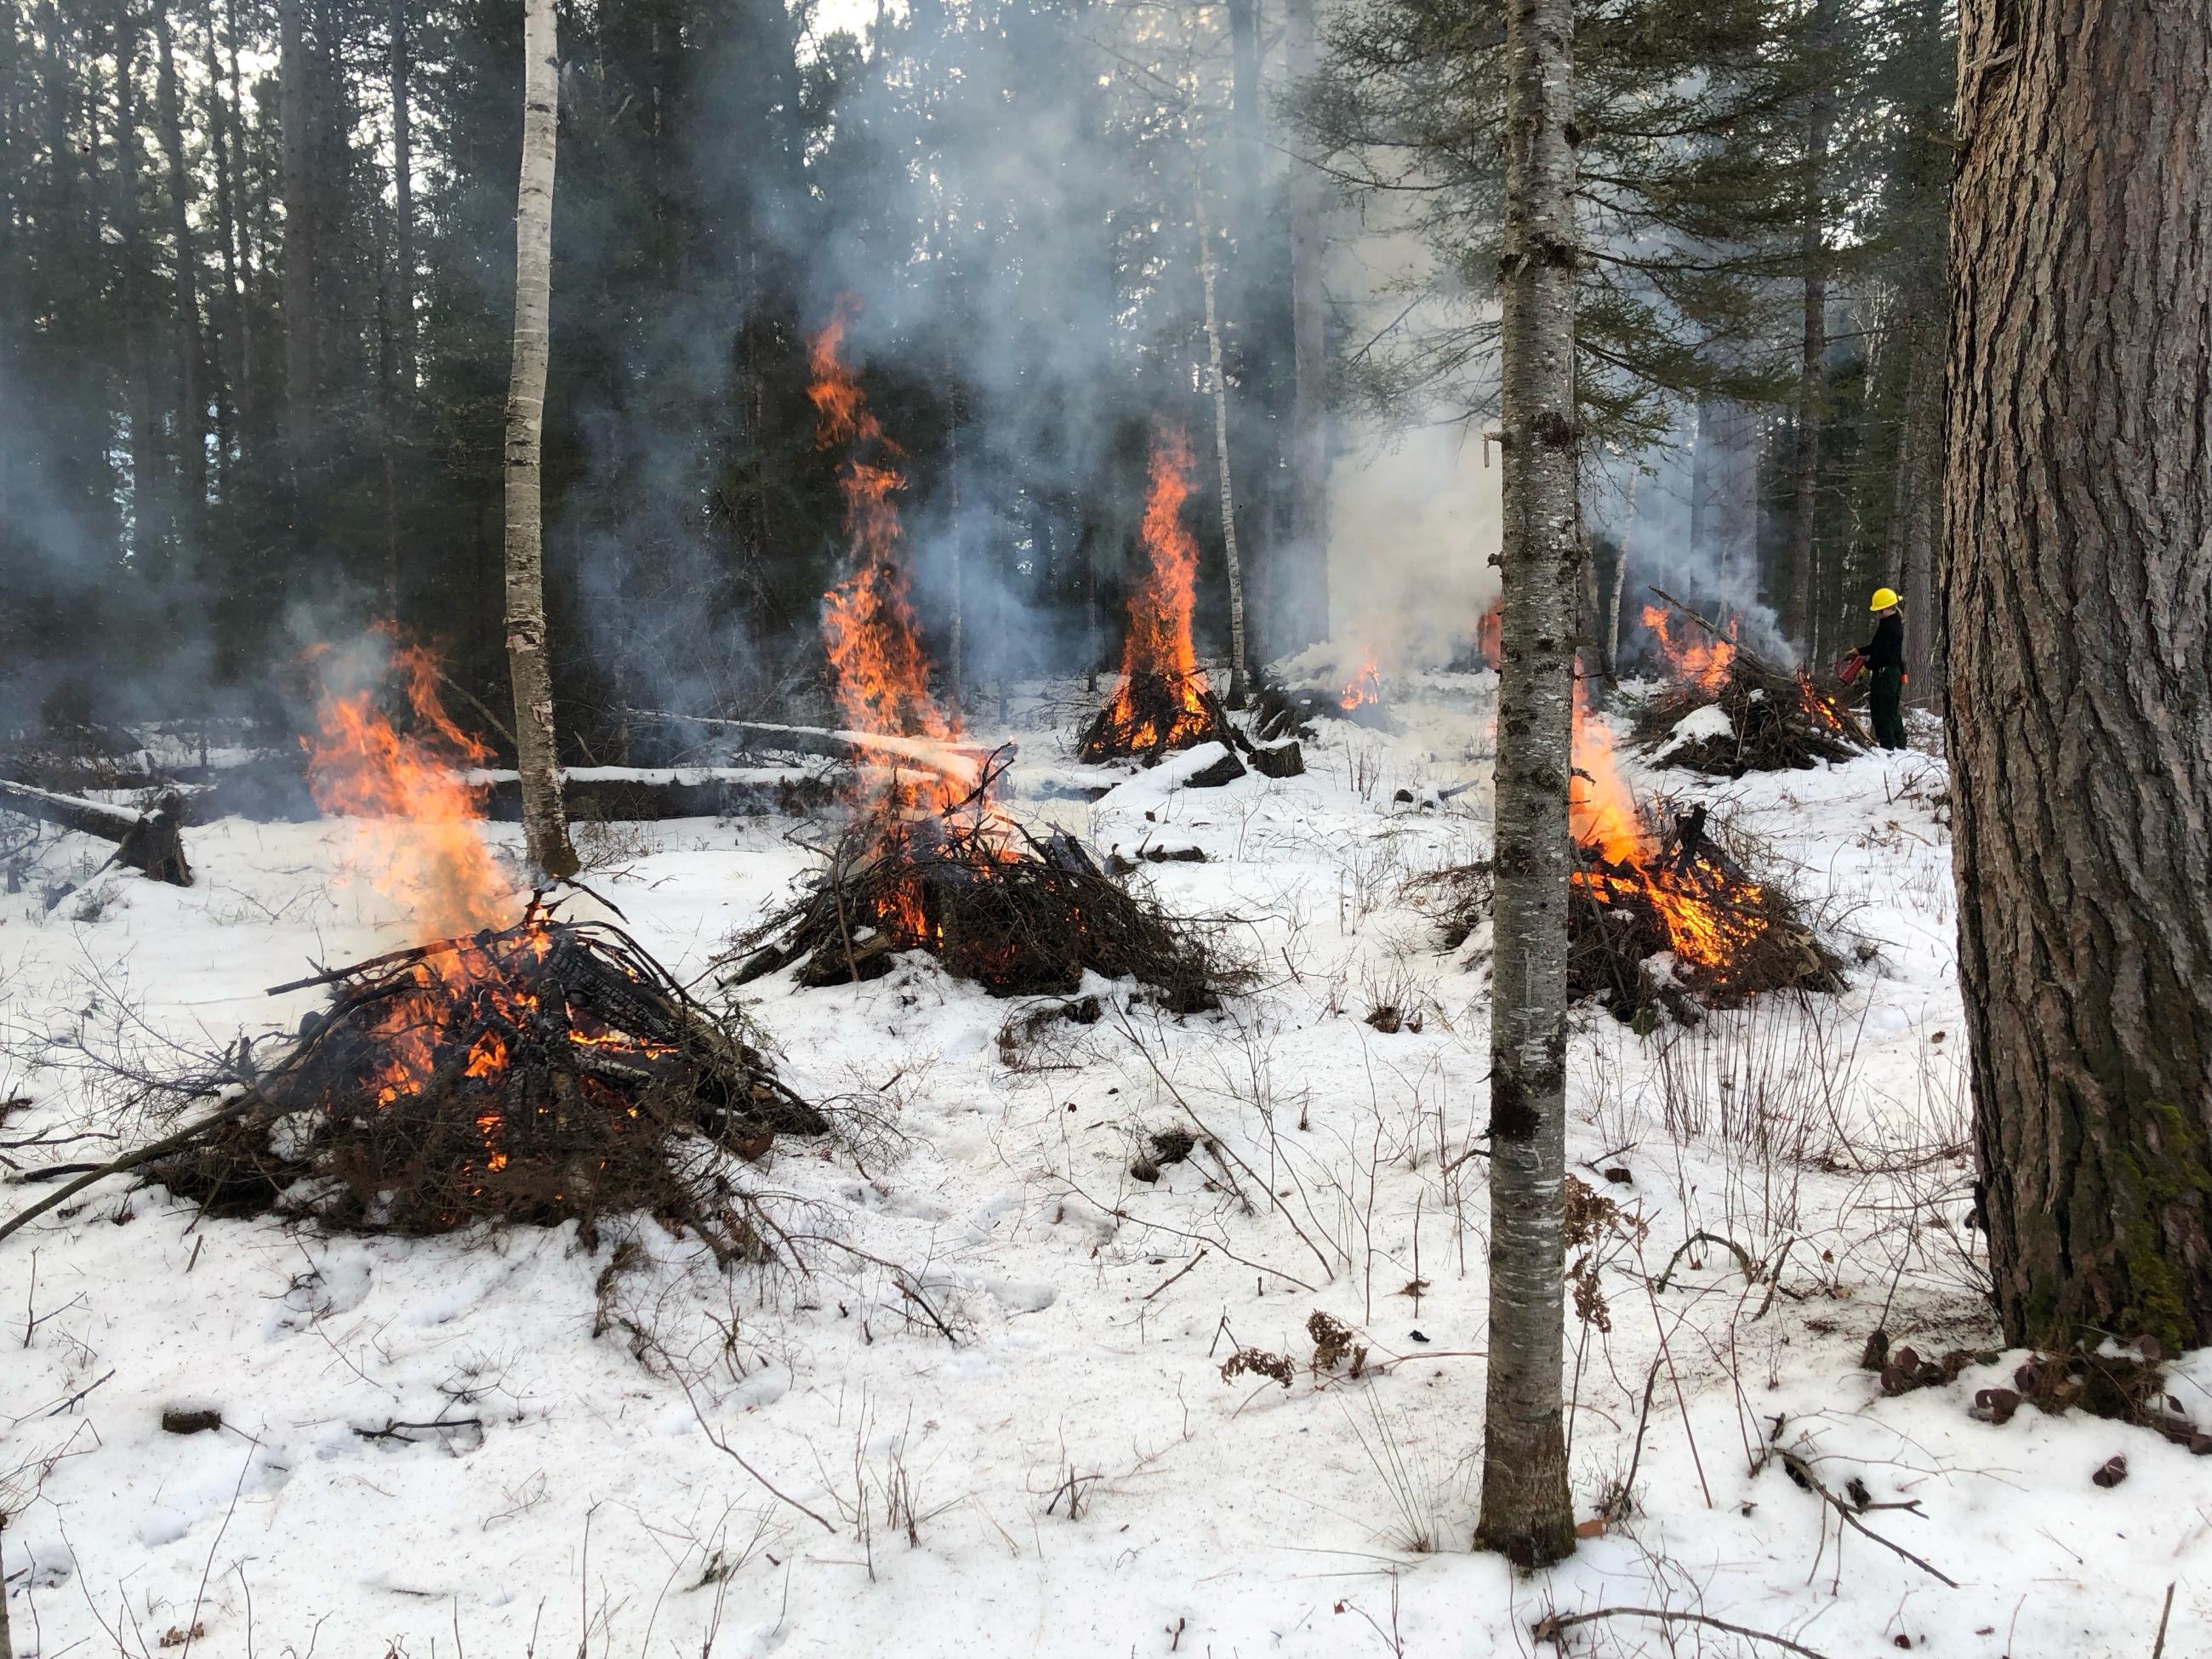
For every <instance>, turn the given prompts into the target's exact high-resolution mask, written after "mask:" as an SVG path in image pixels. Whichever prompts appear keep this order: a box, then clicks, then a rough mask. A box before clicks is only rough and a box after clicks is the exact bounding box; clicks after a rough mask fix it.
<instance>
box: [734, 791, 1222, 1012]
mask: <svg viewBox="0 0 2212 1659" xmlns="http://www.w3.org/2000/svg"><path fill="white" fill-rule="evenodd" d="M1015 836H1018V837H1019V841H1018V842H1016V841H1015V840H1014V839H1013V838H1014V837H1015ZM915 950H920V951H927V952H928V953H929V954H931V955H932V956H933V957H936V958H937V959H938V960H939V962H941V963H943V964H944V965H945V969H946V971H947V972H949V973H951V975H953V977H954V978H956V979H965V980H970V981H974V982H975V983H976V984H979V985H981V986H982V987H983V988H984V989H986V990H987V991H988V992H990V993H991V994H993V995H994V996H1027V995H1039V994H1060V995H1065V994H1069V993H1072V992H1073V991H1074V990H1075V989H1076V988H1077V987H1079V985H1080V984H1081V983H1082V981H1083V975H1084V974H1085V971H1086V970H1089V971H1095V972H1097V973H1098V974H1101V975H1104V976H1105V977H1106V978H1109V979H1120V978H1123V977H1129V978H1133V979H1136V980H1138V981H1140V982H1142V983H1144V984H1146V985H1149V986H1152V987H1153V988H1154V989H1155V990H1156V991H1157V992H1158V994H1159V999H1160V1000H1161V1002H1162V1003H1163V1004H1164V1006H1167V1007H1168V1008H1169V1009H1170V1010H1171V1011H1172V1012H1177V1013H1194V1012H1201V1011H1203V1010H1206V1009H1209V1008H1213V1007H1216V1006H1218V1005H1219V997H1218V992H1219V990H1220V989H1221V988H1224V987H1225V986H1226V985H1227V984H1228V982H1229V981H1231V979H1233V978H1234V974H1233V972H1232V971H1231V969H1228V968H1227V967H1226V966H1225V964H1224V963H1222V962H1221V961H1220V960H1219V958H1218V952H1217V951H1216V950H1215V949H1214V948H1213V947H1212V945H1210V944H1209V943H1208V942H1207V941H1206V939H1202V938H1200V936H1199V935H1198V934H1197V933H1194V931H1192V930H1191V929H1190V928H1189V927H1188V926H1187V925H1185V924H1181V923H1178V922H1176V921H1172V920H1170V918H1169V917H1168V916H1167V915H1166V914H1165V913H1164V912H1163V911H1162V910H1161V909H1160V908H1158V905H1156V904H1155V903H1154V902H1152V900H1151V899H1149V898H1147V897H1146V896H1142V895H1141V894H1139V893H1137V892H1133V891H1132V890H1130V889H1128V888H1127V887H1125V886H1123V885H1122V884H1121V882H1119V881H1117V880H1115V878H1113V877H1111V876H1109V875H1108V874H1107V873H1106V872H1104V871H1103V870H1101V869H1100V868H1099V867H1098V865H1097V862H1096V861H1095V860H1093V859H1092V858H1091V854H1089V853H1088V852H1086V851H1085V849H1084V847H1083V845H1082V843H1081V842H1079V841H1077V840H1076V839H1075V838H1074V837H1073V836H1069V835H1066V834H1063V833H1060V832H1058V831H1055V832H1054V833H1053V834H1052V835H1051V836H1048V837H1047V838H1045V839H1044V840H1042V841H1039V840H1037V839H1036V838H1035V837H1034V836H1030V835H1029V834H1028V832H1027V831H1025V830H1022V829H1018V827H1016V826H1012V825H1010V824H1008V823H1006V821H1005V820H1003V819H1001V818H999V817H996V816H995V815H994V814H989V813H985V812H979V811H948V812H945V813H941V814H939V815H937V816H934V817H893V816H890V815H888V814H879V815H877V816H876V817H872V818H871V819H866V820H862V821H860V822H858V823H854V825H853V826H852V827H851V828H850V829H848V830H847V832H846V833H845V835H844V836H842V838H841V839H840V840H839V841H838V842H837V843H836V845H835V846H834V847H833V848H830V849H829V860H828V867H827V868H826V869H825V870H824V871H823V872H822V874H821V876H820V877H819V878H818V879H817V883H816V884H815V886H814V888H813V890H811V892H809V893H807V894H806V895H805V896H803V897H801V898H800V899H799V900H798V902H795V903H794V904H793V905H791V906H789V907H788V908H786V909H785V910H783V911H782V912H781V913H779V914H777V915H773V916H771V917H769V920H768V921H766V922H764V923H763V925H762V926H760V927H757V928H754V929H752V930H751V931H750V932H749V933H744V934H743V935H741V936H740V937H739V939H738V941H737V944H736V949H735V950H734V951H733V952H732V959H731V960H732V968H733V972H732V975H731V978H730V981H729V982H730V983H732V984H736V985H743V984H746V983H749V982H750V981H753V980H756V979H758V978H760V977H761V976H762V975H766V974H771V973H774V972H775V971H776V970H777V969H781V968H787V967H789V966H790V965H791V964H792V963H801V964H802V965H801V966H800V968H799V973H798V975H797V978H798V981H799V983H800V984H802V985H809V986H821V985H841V984H846V983H849V982H857V981H861V980H867V979H874V978H878V977H879V976H880V975H884V974H885V973H888V972H889V971H890V967H891V964H892V961H893V958H895V957H896V956H898V955H899V954H900V953H901V952H902V951H915Z"/></svg>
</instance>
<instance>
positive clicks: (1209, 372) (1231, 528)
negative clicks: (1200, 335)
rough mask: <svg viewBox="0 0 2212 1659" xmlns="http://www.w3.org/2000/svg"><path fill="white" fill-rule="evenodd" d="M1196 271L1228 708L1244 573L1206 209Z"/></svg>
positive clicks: (1236, 697) (1240, 635) (1240, 661)
mask: <svg viewBox="0 0 2212 1659" xmlns="http://www.w3.org/2000/svg"><path fill="white" fill-rule="evenodd" d="M1198 271H1199V276H1200V279H1201V280H1202V281H1203V282H1204V283H1205V285H1206V380H1207V383H1208V384H1209V386H1211V387H1212V392H1213V453H1214V457H1215V459H1217V460H1218V462H1219V463H1220V465H1221V545H1222V550H1223V553H1224V555H1225V557H1226V558H1227V560H1228V562H1229V695H1228V696H1226V697H1225V698H1224V699H1222V701H1223V702H1224V703H1225V704H1226V705H1227V706H1228V707H1229V708H1243V706H1244V702H1245V699H1246V697H1247V696H1249V692H1250V687H1251V682H1250V677H1249V673H1248V671H1247V670H1246V667H1245V662H1244V568H1243V561H1242V560H1240V559H1239V558H1238V556H1237V495H1236V492H1235V491H1234V490H1233V489H1231V487H1230V482H1229V377H1228V376H1227V375H1226V374H1224V373H1223V372H1222V368H1221V318H1220V313H1219V312H1218V310H1217V309H1216V307H1215V306H1214V297H1213V289H1214V281H1215V272H1214V268H1213V239H1212V234H1211V233H1210V232H1209V231H1208V229H1207V228H1206V204H1205V203H1204V201H1203V200H1201V201H1200V204H1199V209H1198Z"/></svg>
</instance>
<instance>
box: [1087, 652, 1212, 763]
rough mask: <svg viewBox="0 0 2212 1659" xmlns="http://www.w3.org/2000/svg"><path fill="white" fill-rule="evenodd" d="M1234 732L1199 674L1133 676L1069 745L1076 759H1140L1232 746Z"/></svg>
mask: <svg viewBox="0 0 2212 1659" xmlns="http://www.w3.org/2000/svg"><path fill="white" fill-rule="evenodd" d="M1236 742H1237V730H1236V728H1235V727H1234V726H1231V724H1230V723H1229V714H1228V711H1227V710H1226V709H1225V708H1222V706H1221V699H1220V698H1219V697H1218V696H1216V695H1215V694H1214V691H1213V688H1212V686H1210V685H1209V684H1206V676H1205V675H1204V674H1203V673H1198V672H1193V673H1189V674H1155V673H1146V674H1133V675H1131V676H1130V677H1128V678H1127V679H1126V680H1124V681H1123V682H1122V684H1121V689H1120V690H1117V691H1116V692H1115V695H1114V696H1112V697H1110V698H1109V699H1108V700H1107V702H1106V704H1105V706H1104V707H1103V708H1101V709H1099V711H1098V712H1097V714H1093V715H1092V716H1091V724H1090V725H1088V726H1085V727H1084V728H1083V736H1082V737H1081V738H1079V739H1078V740H1077V742H1076V745H1075V753H1076V757H1077V758H1078V759H1079V760H1083V761H1085V762H1088V763H1091V764H1094V765H1095V764H1097V763H1099V762H1102V761H1115V760H1141V761H1143V762H1144V763H1145V764H1146V765H1147V766H1150V765H1152V764H1153V763H1156V762H1157V761H1158V760H1159V759H1160V757H1162V756H1164V755H1169V754H1172V753H1174V752H1175V751H1176V750H1182V749H1195V748H1197V747H1198V745H1199V744H1202V743H1225V744H1231V745H1232V746H1233V745H1234V744H1236Z"/></svg>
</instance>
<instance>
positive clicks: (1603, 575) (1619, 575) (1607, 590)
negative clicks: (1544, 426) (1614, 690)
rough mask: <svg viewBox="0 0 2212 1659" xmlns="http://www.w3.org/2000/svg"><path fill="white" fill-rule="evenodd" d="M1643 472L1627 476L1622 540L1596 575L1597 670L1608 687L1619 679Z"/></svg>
mask: <svg viewBox="0 0 2212 1659" xmlns="http://www.w3.org/2000/svg"><path fill="white" fill-rule="evenodd" d="M1643 483H1644V475H1643V473H1641V472H1632V473H1630V474H1629V475H1628V500H1627V501H1626V504H1625V505H1624V507H1623V508H1622V510H1621V514H1620V538H1619V539H1618V540H1617V541H1615V542H1614V543H1613V552H1612V554H1611V556H1609V557H1607V559H1606V560H1605V561H1604V562H1602V563H1601V564H1600V566H1599V567H1598V573H1597V670H1598V672H1599V673H1600V674H1601V675H1603V676H1604V677H1605V681H1606V684H1607V685H1611V684H1613V682H1614V681H1616V680H1618V679H1619V678H1620V590H1621V586H1622V585H1623V584H1624V583H1625V582H1626V581H1627V580H1628V554H1629V547H1630V544H1631V543H1632V541H1633V539H1634V538H1635V535H1636V496H1637V493H1638V489H1640V488H1641V487H1642V485H1643Z"/></svg>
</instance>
